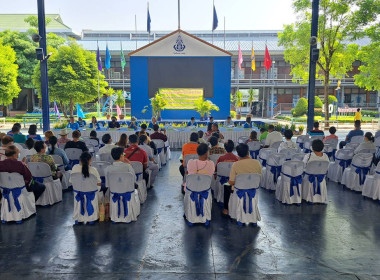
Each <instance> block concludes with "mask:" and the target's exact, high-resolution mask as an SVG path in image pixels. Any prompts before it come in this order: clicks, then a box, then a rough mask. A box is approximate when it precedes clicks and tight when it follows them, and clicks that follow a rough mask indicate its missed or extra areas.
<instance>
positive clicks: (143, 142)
mask: <svg viewBox="0 0 380 280" xmlns="http://www.w3.org/2000/svg"><path fill="white" fill-rule="evenodd" d="M139 147H140V148H141V149H143V150H144V151H145V152H146V155H147V157H148V169H149V170H151V171H152V173H151V178H150V184H151V185H150V187H153V184H154V181H155V180H156V177H157V175H158V164H157V163H156V162H155V160H154V158H153V149H152V148H151V147H150V146H149V144H148V137H147V136H146V135H144V134H143V135H140V137H139Z"/></svg>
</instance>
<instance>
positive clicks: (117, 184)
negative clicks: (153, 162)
mask: <svg viewBox="0 0 380 280" xmlns="http://www.w3.org/2000/svg"><path fill="white" fill-rule="evenodd" d="M135 181H136V177H135V175H134V174H132V173H130V172H127V173H124V172H110V173H108V174H107V180H106V182H107V187H108V188H109V190H110V195H111V199H110V217H111V221H112V222H115V223H130V222H132V221H137V217H138V216H139V215H140V199H139V194H138V191H137V190H135Z"/></svg>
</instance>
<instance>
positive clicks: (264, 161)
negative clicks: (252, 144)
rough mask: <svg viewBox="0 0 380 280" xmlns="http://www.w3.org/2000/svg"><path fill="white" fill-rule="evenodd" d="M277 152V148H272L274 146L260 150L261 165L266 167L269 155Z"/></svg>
mask: <svg viewBox="0 0 380 280" xmlns="http://www.w3.org/2000/svg"><path fill="white" fill-rule="evenodd" d="M276 152H277V150H276V149H272V148H264V149H261V150H260V152H259V160H260V163H261V165H262V166H263V167H265V166H266V165H267V159H268V157H269V155H270V154H274V153H276Z"/></svg>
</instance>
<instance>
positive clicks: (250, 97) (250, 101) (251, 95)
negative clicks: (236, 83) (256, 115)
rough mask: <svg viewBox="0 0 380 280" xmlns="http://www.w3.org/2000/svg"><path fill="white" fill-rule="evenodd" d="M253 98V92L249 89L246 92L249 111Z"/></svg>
mask: <svg viewBox="0 0 380 280" xmlns="http://www.w3.org/2000/svg"><path fill="white" fill-rule="evenodd" d="M254 98H255V90H254V89H249V90H248V102H249V110H250V111H251V109H252V101H253V99H254Z"/></svg>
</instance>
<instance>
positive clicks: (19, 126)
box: [7, 123, 21, 136]
mask: <svg viewBox="0 0 380 280" xmlns="http://www.w3.org/2000/svg"><path fill="white" fill-rule="evenodd" d="M15 126H17V127H18V128H19V129H18V130H21V124H19V123H15V124H14V125H13V126H12V129H11V130H10V131H8V133H7V135H9V136H13V127H15Z"/></svg>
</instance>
